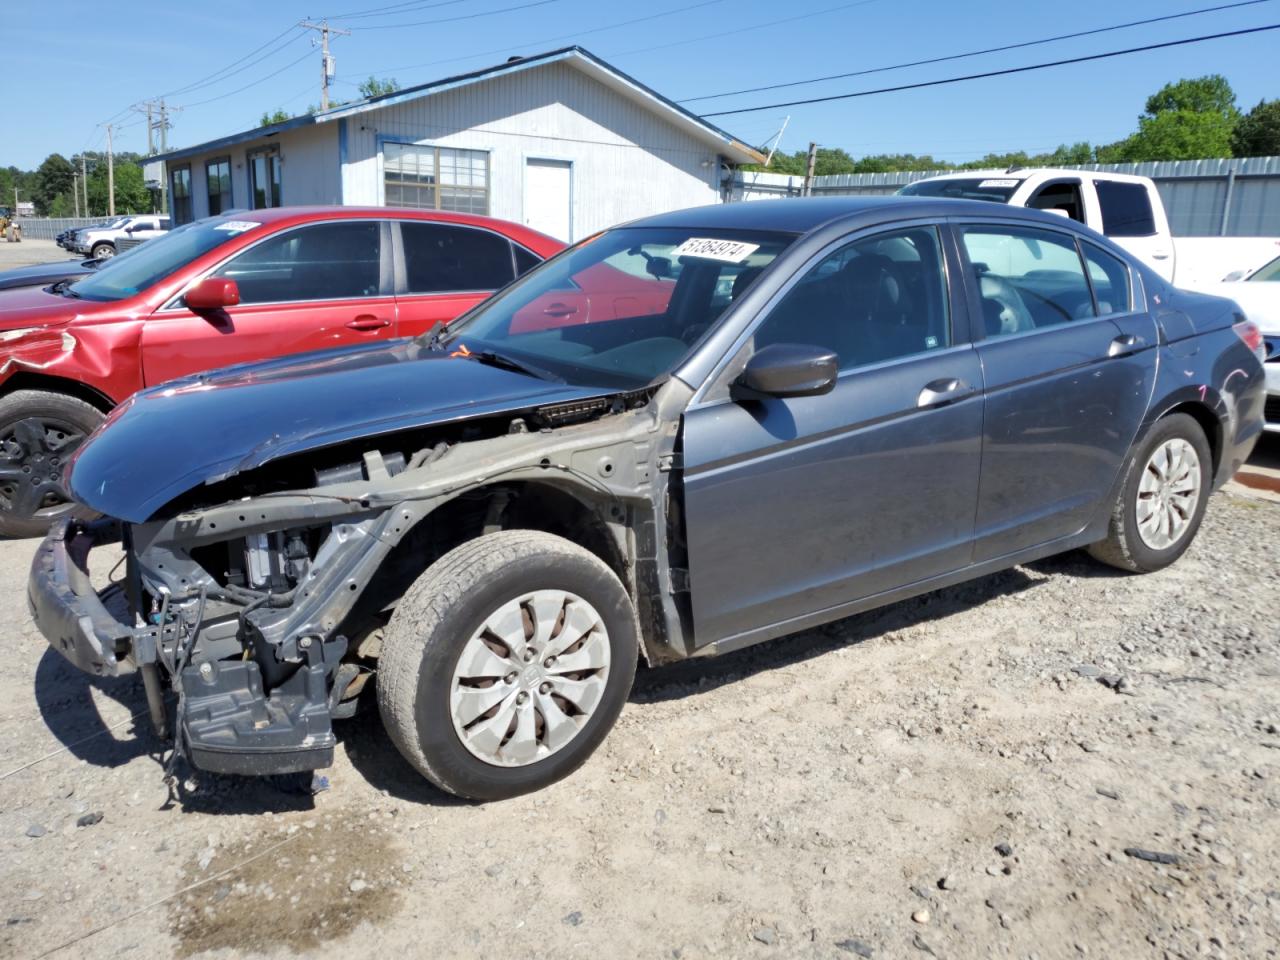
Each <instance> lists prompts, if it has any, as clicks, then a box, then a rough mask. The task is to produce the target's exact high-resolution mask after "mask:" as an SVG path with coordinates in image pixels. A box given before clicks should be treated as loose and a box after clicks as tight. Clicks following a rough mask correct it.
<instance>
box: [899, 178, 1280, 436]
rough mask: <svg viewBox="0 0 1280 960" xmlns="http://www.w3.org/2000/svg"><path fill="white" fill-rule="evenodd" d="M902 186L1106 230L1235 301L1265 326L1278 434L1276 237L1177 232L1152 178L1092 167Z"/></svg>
mask: <svg viewBox="0 0 1280 960" xmlns="http://www.w3.org/2000/svg"><path fill="white" fill-rule="evenodd" d="M899 193H901V194H904V195H906V196H917V197H958V198H961V199H966V200H991V201H994V202H996V203H1007V204H1011V205H1012V206H1015V207H1032V208H1034V209H1037V210H1051V211H1054V212H1056V213H1060V214H1062V215H1064V216H1067V217H1070V218H1071V219H1072V220H1079V221H1080V222H1081V223H1083V224H1086V225H1088V226H1090V227H1092V228H1093V229H1095V230H1097V231H1098V232H1099V233H1102V234H1105V235H1106V236H1108V237H1109V238H1111V239H1112V240H1113V241H1115V242H1116V243H1117V244H1118V245H1120V246H1122V247H1124V248H1125V249H1126V250H1128V251H1129V252H1130V253H1132V254H1133V255H1134V256H1136V257H1138V258H1139V259H1141V260H1142V261H1144V262H1145V263H1147V264H1149V265H1150V266H1151V267H1152V268H1153V269H1154V270H1155V271H1156V272H1157V273H1159V274H1160V275H1161V276H1163V277H1164V278H1165V279H1166V280H1168V281H1169V282H1171V283H1173V284H1175V285H1177V286H1179V287H1186V288H1188V289H1191V290H1200V291H1203V292H1205V293H1213V294H1217V295H1218V296H1220V297H1230V298H1231V299H1233V300H1235V301H1236V303H1238V304H1239V305H1240V308H1241V309H1242V310H1243V311H1244V314H1245V316H1247V317H1248V318H1249V319H1250V320H1252V321H1253V322H1254V323H1256V324H1257V325H1258V327H1259V328H1260V329H1261V331H1262V334H1263V339H1264V343H1265V344H1266V350H1267V361H1266V371H1267V401H1266V428H1267V430H1268V431H1271V432H1277V433H1280V259H1278V257H1280V237H1175V236H1173V235H1172V233H1171V232H1170V230H1169V218H1168V216H1166V214H1165V210H1164V203H1163V202H1162V201H1161V199H1160V193H1159V191H1157V190H1156V185H1155V183H1153V182H1152V181H1151V180H1149V179H1148V178H1146V177H1132V176H1128V175H1126V174H1121V173H1102V172H1100V171H1096V170H1054V169H1035V170H1030V169H1028V170H1019V169H1010V170H1003V171H1001V170H996V171H990V170H972V171H965V172H964V173H955V174H948V175H946V176H941V177H929V178H928V179H926V180H917V181H916V182H915V183H911V184H908V185H907V186H905V187H903V188H902V189H901V190H900V191H899Z"/></svg>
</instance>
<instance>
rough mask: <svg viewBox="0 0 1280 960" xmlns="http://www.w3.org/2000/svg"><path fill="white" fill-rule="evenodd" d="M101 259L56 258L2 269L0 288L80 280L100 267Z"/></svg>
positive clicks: (47, 284)
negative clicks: (50, 260)
mask: <svg viewBox="0 0 1280 960" xmlns="http://www.w3.org/2000/svg"><path fill="white" fill-rule="evenodd" d="M101 263H102V261H100V260H55V261H54V262H53V263H33V264H30V265H29V266H25V267H14V268H13V269H11V270H0V290H12V289H14V288H15V287H47V286H49V285H51V284H54V283H57V282H58V281H59V280H78V279H80V278H81V277H83V276H84V275H85V274H86V273H92V272H93V271H94V270H96V269H98V267H99V266H100V265H101Z"/></svg>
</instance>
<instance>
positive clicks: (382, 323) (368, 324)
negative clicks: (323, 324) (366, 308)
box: [347, 313, 391, 330]
mask: <svg viewBox="0 0 1280 960" xmlns="http://www.w3.org/2000/svg"><path fill="white" fill-rule="evenodd" d="M347 326H348V327H350V328H351V329H352V330H381V329H382V328H383V327H389V326H391V321H390V320H388V319H387V318H386V317H375V316H374V315H373V314H371V313H362V314H360V316H358V317H356V318H355V319H354V320H348V321H347Z"/></svg>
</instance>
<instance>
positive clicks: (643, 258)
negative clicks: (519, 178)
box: [436, 227, 794, 389]
mask: <svg viewBox="0 0 1280 960" xmlns="http://www.w3.org/2000/svg"><path fill="white" fill-rule="evenodd" d="M793 239H794V237H792V236H790V235H787V234H778V233H757V232H745V231H736V230H733V231H724V230H716V229H711V228H707V227H700V228H699V227H693V228H677V227H668V228H657V227H629V228H627V227H624V228H621V229H618V230H609V231H606V232H605V233H602V234H599V235H597V236H596V237H593V238H591V239H589V240H585V241H583V242H582V243H580V244H578V246H576V247H573V248H572V249H570V250H568V251H566V252H565V253H563V254H561V255H560V256H558V257H555V258H553V259H551V260H548V261H547V262H546V263H545V264H543V265H542V266H540V267H537V268H536V269H534V270H532V271H531V272H530V273H528V274H526V275H525V277H523V278H522V279H520V280H517V281H516V282H515V283H514V284H513V285H512V286H510V287H508V288H507V289H506V290H504V291H502V292H499V293H498V294H496V295H495V296H494V297H492V298H491V299H489V300H487V301H485V302H484V303H483V304H481V305H480V306H478V307H477V308H476V309H475V310H473V311H472V312H471V313H469V314H467V315H466V317H464V318H463V319H461V320H459V321H457V322H455V323H453V324H450V325H449V331H448V333H447V334H446V335H445V336H443V337H440V338H439V339H438V340H437V341H436V343H437V344H438V345H439V346H441V347H442V348H444V349H448V350H450V351H452V352H455V353H458V354H460V355H463V356H466V355H468V354H483V353H485V352H492V353H495V354H501V355H502V356H504V357H505V358H507V359H509V360H512V361H516V362H520V363H522V364H524V365H525V366H526V367H528V368H531V369H541V370H543V371H546V372H548V373H551V374H553V375H555V376H556V377H558V378H561V379H564V380H566V381H567V382H569V383H578V384H587V385H591V386H597V385H599V386H608V387H614V386H617V387H623V388H626V389H630V388H635V387H640V386H643V385H645V384H647V383H649V382H650V381H652V380H655V379H657V378H658V377H660V376H662V375H663V374H666V373H669V372H670V371H671V370H673V369H675V367H676V366H677V364H678V363H679V362H680V361H681V360H682V359H683V358H684V357H685V355H686V354H688V353H689V352H690V350H691V349H692V348H693V346H694V344H696V343H697V342H698V341H699V340H700V339H701V338H702V337H703V335H705V334H706V333H707V332H708V331H709V330H710V329H711V328H712V327H713V326H714V325H715V323H716V321H717V320H718V319H719V318H720V315H721V314H722V313H723V312H724V311H725V309H726V308H728V307H729V306H730V304H732V303H734V302H735V301H736V300H737V299H738V298H739V297H741V296H742V295H743V293H745V292H746V290H747V288H748V287H750V286H751V284H752V283H753V282H754V281H755V279H756V277H758V276H759V275H760V273H761V272H762V271H763V270H764V268H765V267H767V266H768V265H769V264H771V263H772V262H773V261H774V259H775V258H776V257H777V256H778V255H779V254H780V253H781V252H782V251H783V250H784V249H786V247H787V245H788V244H790V243H791V241H792V240H793ZM464 348H465V350H464Z"/></svg>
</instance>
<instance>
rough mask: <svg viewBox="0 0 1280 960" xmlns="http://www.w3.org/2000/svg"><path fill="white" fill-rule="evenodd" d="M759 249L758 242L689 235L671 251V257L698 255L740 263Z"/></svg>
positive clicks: (702, 257) (704, 257) (704, 258)
mask: <svg viewBox="0 0 1280 960" xmlns="http://www.w3.org/2000/svg"><path fill="white" fill-rule="evenodd" d="M759 249H760V244H758V243H742V242H741V241H739V240H713V239H710V238H708V237H690V238H689V239H688V240H686V241H685V242H684V243H682V244H680V246H678V247H676V248H675V250H673V251H672V252H671V255H672V256H673V257H698V258H700V259H703V260H723V261H724V262H725V263H741V262H742V261H743V260H745V259H747V257H749V256H751V255H752V254H753V253H755V252H756V251H757V250H759Z"/></svg>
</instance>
